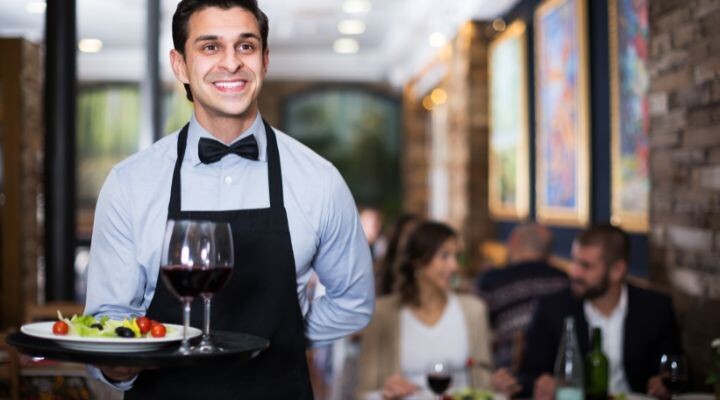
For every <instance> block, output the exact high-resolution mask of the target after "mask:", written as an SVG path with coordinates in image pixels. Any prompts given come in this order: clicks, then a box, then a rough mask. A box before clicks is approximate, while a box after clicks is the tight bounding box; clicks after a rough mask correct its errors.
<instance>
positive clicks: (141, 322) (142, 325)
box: [135, 317, 152, 335]
mask: <svg viewBox="0 0 720 400" xmlns="http://www.w3.org/2000/svg"><path fill="white" fill-rule="evenodd" d="M135 323H136V324H137V326H138V328H139V329H140V333H141V334H143V335H144V334H146V333H148V332H150V327H151V326H152V323H151V322H150V318H148V317H140V318H137V319H136V320H135Z"/></svg>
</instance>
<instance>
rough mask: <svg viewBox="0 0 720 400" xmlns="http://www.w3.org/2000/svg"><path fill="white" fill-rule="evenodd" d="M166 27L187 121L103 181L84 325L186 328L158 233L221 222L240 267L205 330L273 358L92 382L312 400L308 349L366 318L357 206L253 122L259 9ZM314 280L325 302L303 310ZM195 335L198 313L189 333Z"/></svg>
mask: <svg viewBox="0 0 720 400" xmlns="http://www.w3.org/2000/svg"><path fill="white" fill-rule="evenodd" d="M172 25H173V42H174V47H175V48H174V49H173V50H172V51H171V54H170V61H171V63H172V68H173V71H174V72H175V75H176V77H177V79H178V80H179V81H180V82H182V83H183V84H184V85H185V89H186V91H187V97H188V99H189V100H191V101H192V102H193V116H192V119H191V120H190V121H189V123H188V124H187V125H186V126H185V127H184V128H182V129H181V130H180V131H179V132H176V133H174V134H172V135H169V136H167V137H165V138H164V139H162V140H160V141H158V142H157V143H155V144H154V145H153V146H152V147H151V148H149V149H147V150H144V151H142V152H140V153H138V154H136V155H134V156H132V157H130V158H129V159H127V160H125V161H123V162H121V163H120V164H118V165H117V166H115V167H114V168H113V170H112V171H111V172H110V174H109V176H108V178H107V180H106V182H105V184H104V186H103V188H102V191H101V193H100V196H99V198H98V203H97V208H96V215H95V226H94V229H93V237H92V246H91V259H90V267H89V274H88V293H87V304H86V313H88V314H93V315H109V316H110V317H112V318H114V319H122V318H125V317H129V316H139V315H145V314H147V315H148V316H149V317H151V318H153V319H156V320H160V321H162V322H171V323H180V320H181V318H180V317H181V315H180V307H179V302H178V300H177V298H175V297H174V296H173V295H172V294H171V293H170V292H169V290H168V289H167V288H166V287H165V285H163V284H162V283H161V282H160V281H159V280H158V273H159V264H160V254H161V244H162V239H163V234H164V230H165V225H166V222H167V220H168V219H190V218H192V219H205V220H213V221H221V222H228V223H229V224H230V225H231V227H232V233H233V244H234V248H235V263H236V265H235V267H234V268H233V273H232V276H231V278H230V280H229V282H228V283H227V285H226V286H225V287H224V288H223V290H221V291H220V292H219V293H218V294H217V296H216V297H215V300H214V301H213V307H212V311H213V313H212V320H213V328H214V329H218V330H224V331H234V332H244V333H250V334H254V335H257V336H262V337H265V338H268V339H269V340H270V348H269V349H268V350H266V351H264V352H263V353H261V354H260V356H258V357H257V358H256V359H254V360H252V361H250V362H246V363H242V362H239V363H230V364H223V365H218V366H204V367H203V368H176V369H156V370H146V371H140V370H138V369H133V368H125V367H121V366H114V367H103V368H102V369H100V370H98V369H94V370H93V371H94V373H96V374H97V376H98V378H100V379H103V380H107V381H109V382H110V383H112V384H113V385H115V386H116V387H118V388H120V389H122V390H126V391H127V392H126V394H125V398H128V399H132V398H142V399H147V398H173V399H182V398H189V399H197V398H200V397H205V398H240V397H242V398H243V399H310V398H312V391H311V388H310V383H309V379H308V372H307V363H306V358H305V347H306V343H307V342H308V340H309V341H310V342H312V343H314V344H317V345H323V344H327V343H329V342H331V341H333V340H335V339H338V338H340V337H342V336H345V335H348V334H350V333H352V332H355V331H357V330H359V329H361V328H362V327H364V326H365V325H366V324H367V322H368V321H369V319H370V317H371V314H372V311H373V304H374V298H373V293H374V289H373V277H372V269H371V260H370V252H369V248H368V244H367V242H366V240H365V237H364V235H363V232H362V229H361V225H360V223H359V220H358V215H357V209H356V206H355V203H354V201H353V198H352V195H351V194H350V192H349V190H348V188H347V186H346V184H345V182H344V181H343V179H342V177H341V176H340V174H339V173H338V171H337V170H336V169H335V168H334V167H333V166H332V165H331V164H330V163H329V162H327V161H325V160H324V159H322V158H321V157H319V156H318V155H317V154H315V153H313V152H312V151H311V150H309V149H308V148H307V147H305V146H303V145H302V144H300V143H299V142H297V141H295V140H293V139H292V138H290V137H289V136H288V135H286V134H284V133H282V132H280V131H278V130H276V129H274V128H272V127H271V126H270V125H269V124H268V123H267V122H265V121H264V120H263V119H262V117H261V116H260V112H259V110H258V96H259V95H260V92H261V89H262V84H263V81H264V79H265V75H266V73H267V70H268V65H269V50H268V43H267V37H268V19H267V17H266V16H265V14H264V13H263V12H262V11H261V10H260V9H259V8H258V6H257V3H256V1H255V0H234V1H231V0H225V1H219V0H215V1H212V0H206V1H201V0H183V1H181V2H180V3H179V4H178V6H177V10H176V12H175V15H174V17H173V24H172ZM313 271H314V272H315V273H317V275H318V277H319V280H320V282H322V284H323V285H324V286H325V288H326V295H325V296H323V297H320V298H318V299H315V300H314V301H313V303H312V307H311V306H310V305H309V302H308V299H307V298H306V297H305V293H306V290H305V286H306V285H307V283H308V280H309V279H310V276H311V274H312V273H313ZM201 322H202V318H201V312H200V307H194V310H193V316H192V325H194V326H200V325H201Z"/></svg>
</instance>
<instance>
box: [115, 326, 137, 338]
mask: <svg viewBox="0 0 720 400" xmlns="http://www.w3.org/2000/svg"><path fill="white" fill-rule="evenodd" d="M115 334H116V335H118V336H120V337H123V338H132V337H135V332H133V331H132V329H130V328H126V327H124V326H118V327H117V328H115Z"/></svg>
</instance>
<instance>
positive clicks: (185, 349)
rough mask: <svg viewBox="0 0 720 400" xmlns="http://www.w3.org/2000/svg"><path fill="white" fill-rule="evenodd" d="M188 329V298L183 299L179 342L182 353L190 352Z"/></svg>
mask: <svg viewBox="0 0 720 400" xmlns="http://www.w3.org/2000/svg"><path fill="white" fill-rule="evenodd" d="M189 330H190V300H189V299H185V300H183V339H182V343H181V344H180V351H181V352H182V353H189V352H190V339H188V331H189Z"/></svg>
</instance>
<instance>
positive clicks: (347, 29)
mask: <svg viewBox="0 0 720 400" xmlns="http://www.w3.org/2000/svg"><path fill="white" fill-rule="evenodd" d="M338 32H340V33H342V34H343V35H360V34H362V33H364V32H365V23H364V22H362V21H361V20H359V19H345V20H342V21H340V22H339V23H338Z"/></svg>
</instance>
